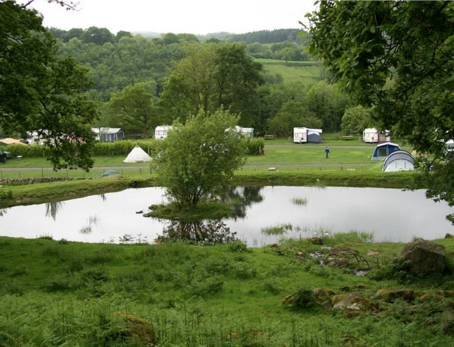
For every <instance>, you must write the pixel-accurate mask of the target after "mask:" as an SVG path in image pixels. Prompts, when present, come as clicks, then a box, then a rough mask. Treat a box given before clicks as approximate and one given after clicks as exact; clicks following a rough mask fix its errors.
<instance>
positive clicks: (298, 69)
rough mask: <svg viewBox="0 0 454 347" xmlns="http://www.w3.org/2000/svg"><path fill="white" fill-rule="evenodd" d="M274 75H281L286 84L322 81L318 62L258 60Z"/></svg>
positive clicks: (257, 60)
mask: <svg viewBox="0 0 454 347" xmlns="http://www.w3.org/2000/svg"><path fill="white" fill-rule="evenodd" d="M255 61H256V62H258V63H261V64H263V66H264V69H265V70H266V71H267V72H269V73H270V74H272V75H275V74H279V75H281V76H282V77H283V79H284V81H285V82H302V83H303V84H313V83H316V82H318V81H320V80H321V79H322V78H321V68H322V67H321V65H320V63H319V62H317V61H291V62H290V61H289V62H288V63H286V62H285V61H283V60H276V59H256V60H255Z"/></svg>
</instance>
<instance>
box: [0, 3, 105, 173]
mask: <svg viewBox="0 0 454 347" xmlns="http://www.w3.org/2000/svg"><path fill="white" fill-rule="evenodd" d="M59 3H60V2H59ZM57 48H58V47H57V44H56V40H55V38H54V37H53V36H52V35H51V34H50V33H49V32H48V31H47V30H46V29H45V28H44V27H43V26H42V18H41V17H40V15H39V14H38V13H37V12H36V11H34V10H29V9H27V8H25V7H24V6H19V5H17V4H16V3H15V2H14V1H3V0H0V127H1V128H2V129H3V130H4V131H5V132H6V133H17V134H21V135H22V136H25V135H26V133H27V132H28V131H38V132H39V133H40V135H41V136H42V137H43V138H44V139H45V141H46V143H47V145H48V146H49V147H50V149H51V151H50V156H49V158H48V159H49V160H50V161H51V162H52V164H53V165H54V168H55V169H60V168H65V167H68V168H77V167H81V168H83V169H85V170H88V169H89V168H90V167H92V166H93V160H92V159H91V156H90V154H91V148H92V146H93V144H94V136H93V134H92V132H91V129H90V125H91V124H92V123H93V121H94V120H95V119H96V118H97V117H98V111H97V107H96V104H95V103H94V102H92V101H89V100H88V98H87V97H86V96H85V95H83V94H82V92H84V91H86V90H87V89H88V88H89V87H90V86H91V81H90V80H89V77H88V70H87V69H86V68H83V67H82V66H81V65H80V64H78V63H77V62H76V61H75V60H74V59H72V58H65V59H60V58H57V57H56V53H57Z"/></svg>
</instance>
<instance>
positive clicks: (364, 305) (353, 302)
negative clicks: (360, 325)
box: [333, 293, 370, 312]
mask: <svg viewBox="0 0 454 347" xmlns="http://www.w3.org/2000/svg"><path fill="white" fill-rule="evenodd" d="M333 304H334V306H333V310H342V311H352V312H366V311H368V310H369V306H370V303H369V300H368V299H366V298H365V297H363V295H362V294H360V293H345V294H340V295H335V296H334V297H333Z"/></svg>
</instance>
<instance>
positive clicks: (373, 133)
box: [363, 128, 378, 143]
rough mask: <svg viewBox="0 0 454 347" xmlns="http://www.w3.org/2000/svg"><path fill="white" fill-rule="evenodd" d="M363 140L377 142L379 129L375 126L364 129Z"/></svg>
mask: <svg viewBox="0 0 454 347" xmlns="http://www.w3.org/2000/svg"><path fill="white" fill-rule="evenodd" d="M363 141H364V142H366V143H377V142H378V130H377V129H375V128H368V129H364V131H363Z"/></svg>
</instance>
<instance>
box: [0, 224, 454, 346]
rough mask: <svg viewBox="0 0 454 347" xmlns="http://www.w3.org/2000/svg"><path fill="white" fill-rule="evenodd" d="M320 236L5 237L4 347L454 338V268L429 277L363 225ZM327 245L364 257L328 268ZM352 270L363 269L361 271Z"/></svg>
mask: <svg viewBox="0 0 454 347" xmlns="http://www.w3.org/2000/svg"><path fill="white" fill-rule="evenodd" d="M131 232H133V231H131ZM318 232H319V234H318V235H319V236H321V239H322V240H323V244H324V245H325V246H324V247H322V246H320V245H317V244H313V243H311V242H310V241H309V240H308V239H299V240H291V239H286V238H285V231H284V235H283V237H282V239H281V241H280V242H279V244H274V245H268V246H266V247H262V248H248V247H247V246H246V245H245V244H244V243H242V242H241V241H236V242H232V243H229V244H219V245H216V246H202V245H195V244H190V243H187V242H163V240H154V242H152V243H153V244H148V241H147V240H146V239H143V238H141V237H140V236H139V237H137V238H134V239H132V238H131V237H129V238H127V237H125V238H123V240H122V241H121V242H122V244H83V243H73V242H68V241H65V240H64V239H62V240H52V239H51V238H50V237H48V236H43V237H41V238H38V239H34V240H26V239H14V238H6V237H0V255H1V259H2V262H1V265H0V307H2V310H1V311H0V345H2V346H270V347H271V346H272V347H277V346H309V347H312V346H313V347H315V346H358V347H359V346H424V347H425V346H451V345H452V344H453V343H454V338H453V336H452V332H453V331H452V327H453V326H454V323H453V320H454V319H453V318H452V313H450V312H452V311H450V308H449V307H452V297H445V296H442V295H440V294H439V293H442V291H441V289H448V288H449V289H450V288H452V286H451V284H450V283H453V282H452V281H453V279H454V278H453V277H452V272H451V271H452V265H450V266H449V267H448V269H447V271H446V273H445V274H443V275H441V274H439V275H431V276H428V277H422V276H419V275H417V274H416V275H414V274H410V273H406V272H405V271H403V268H402V266H400V267H399V263H398V262H395V261H394V260H393V259H395V258H396V257H397V256H398V255H399V252H400V250H401V249H402V247H403V245H402V244H398V243H395V244H378V243H372V242H370V241H371V239H373V235H365V234H363V233H360V232H348V233H345V234H336V235H329V234H327V233H325V232H324V231H323V230H320V231H318ZM160 241H161V242H160ZM436 242H437V243H439V244H442V245H444V246H445V247H446V248H447V254H448V256H447V263H448V264H452V260H453V259H452V251H453V250H454V241H452V239H444V240H437V241H436ZM328 246H329V247H334V249H335V248H336V246H337V247H343V248H344V249H345V248H348V249H349V250H351V251H352V252H357V253H354V254H356V259H355V258H354V257H351V258H349V259H348V261H344V263H343V265H342V266H337V265H336V266H334V265H321V263H320V260H321V259H325V260H326V259H328V257H329V254H330V250H329V249H328V248H327V247H328ZM358 259H362V261H358ZM356 270H366V271H365V272H366V275H365V276H357V275H355V271H356ZM317 288H322V289H317ZM403 289H405V292H406V293H409V292H411V293H412V299H411V300H410V299H408V298H406V299H404V298H403V297H399V296H396V297H394V298H393V299H392V300H387V301H386V300H385V299H383V298H382V297H378V296H377V295H378V294H377V293H379V291H380V290H381V291H382V292H383V290H384V291H386V292H387V293H394V294H395V293H402V292H403ZM435 289H436V290H435ZM320 291H321V292H323V293H330V294H329V295H330V297H331V296H332V298H335V297H336V296H338V297H342V296H345V295H346V294H348V293H355V295H356V296H359V295H360V296H361V297H363V298H367V303H368V305H367V307H368V309H365V308H364V309H363V308H361V310H359V309H358V310H357V311H355V310H353V311H352V310H348V309H345V310H343V309H333V307H332V305H329V304H327V302H326V300H327V298H326V297H324V296H323V297H319V298H318V299H317V297H315V301H314V295H313V293H317V292H320ZM437 293H438V294H437ZM443 293H445V294H446V295H452V294H453V293H452V292H450V291H445V292H443ZM427 296H429V297H430V299H427ZM289 297H291V298H293V301H289V299H288V298H289ZM422 298H425V299H422ZM321 299H323V300H322V301H323V302H322V301H320V300H321ZM330 300H331V299H330ZM450 315H451V316H450Z"/></svg>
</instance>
